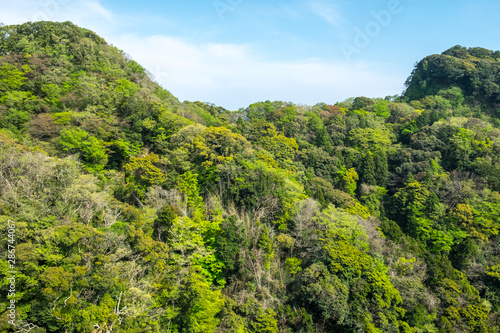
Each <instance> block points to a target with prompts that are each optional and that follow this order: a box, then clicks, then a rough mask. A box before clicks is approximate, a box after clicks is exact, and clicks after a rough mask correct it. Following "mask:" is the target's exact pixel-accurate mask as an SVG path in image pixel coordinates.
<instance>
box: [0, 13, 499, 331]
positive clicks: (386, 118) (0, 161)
mask: <svg viewBox="0 0 500 333" xmlns="http://www.w3.org/2000/svg"><path fill="white" fill-rule="evenodd" d="M474 50H475V51H474ZM474 50H472V49H470V50H466V53H467V55H464V57H465V58H463V59H462V60H461V58H460V57H459V51H460V50H459V49H456V50H455V51H453V52H454V53H453V54H447V55H443V56H437V57H435V58H436V59H438V58H439V59H438V60H432V59H434V58H432V56H431V58H429V59H430V60H428V63H430V64H431V65H425V63H424V62H422V64H421V65H419V66H421V67H422V69H419V67H418V66H417V69H416V71H415V72H414V74H413V76H412V77H411V78H410V79H409V82H411V84H410V86H409V87H408V90H407V92H406V93H407V97H412V99H413V100H412V101H411V102H409V103H406V102H405V99H404V98H386V99H382V98H376V99H370V98H366V97H357V98H355V99H350V100H347V101H344V102H340V103H337V104H336V105H327V104H324V103H318V104H316V105H314V106H297V105H294V104H292V103H289V102H281V101H275V102H270V101H265V102H257V103H254V104H251V105H249V106H248V107H247V108H245V109H241V110H240V111H238V112H230V111H228V110H225V109H223V108H221V107H217V106H215V105H213V104H210V103H202V102H187V101H185V102H182V103H181V102H180V101H178V100H177V99H176V98H175V97H174V96H172V94H170V93H169V92H168V91H166V90H164V89H163V88H161V87H160V86H159V85H157V84H156V83H154V82H153V81H152V80H151V79H150V77H149V76H148V74H147V72H146V71H145V70H144V68H142V67H141V66H140V65H139V64H137V63H136V62H134V61H133V60H131V59H128V58H127V57H126V56H125V55H124V54H123V52H122V51H119V50H118V49H116V48H114V47H112V46H109V45H108V44H107V43H106V42H105V41H104V40H103V39H102V38H100V37H99V36H97V35H96V34H95V33H93V32H91V31H88V30H86V29H82V28H79V27H77V26H75V25H73V24H72V23H70V22H65V23H53V22H35V23H26V24H23V25H17V26H6V27H0V54H1V56H0V224H1V225H2V227H3V230H4V231H3V232H5V233H4V234H2V235H3V236H2V237H0V247H1V248H4V249H8V248H9V247H8V245H11V248H9V249H12V246H14V247H15V248H14V251H10V252H9V253H8V252H7V251H2V252H1V253H0V268H1V271H0V274H1V277H2V279H1V280H0V281H2V286H3V288H1V290H0V294H1V295H2V298H1V299H0V314H1V316H0V331H2V332H10V331H14V330H18V328H16V329H14V327H13V326H12V322H11V319H12V318H9V314H11V309H9V308H8V306H11V305H10V304H12V303H11V299H13V300H15V302H14V304H15V310H13V312H14V313H15V321H14V323H15V324H16V325H18V326H21V327H22V326H23V325H31V327H34V328H33V329H32V330H31V332H273V333H277V332H297V333H299V332H302V333H305V332H311V333H312V332H495V331H499V329H500V279H499V276H500V261H499V259H498V258H499V254H500V253H499V251H498V248H499V246H498V244H500V238H499V236H498V233H499V229H500V194H499V193H498V191H499V190H500V176H499V175H500V130H499V129H498V125H497V122H496V118H494V117H489V116H488V113H486V112H483V110H482V109H480V108H479V107H478V106H477V105H481V104H484V103H491V101H490V100H489V99H488V98H489V97H488V98H486V97H480V96H476V95H474V94H473V91H472V92H470V93H469V91H468V90H467V87H468V85H467V84H468V83H467V82H468V81H467V80H466V79H463V78H464V77H465V76H464V75H462V74H460V73H461V72H460V71H461V70H462V69H460V68H462V67H463V68H465V69H463V70H464V71H465V70H467V69H468V68H469V67H470V66H472V65H470V64H473V65H474V66H476V67H478V68H479V67H481V66H483V65H479V63H481V62H482V61H484V62H488V63H490V64H491V65H492V66H493V67H494V61H493V60H492V59H495V54H496V53H493V52H487V51H484V52H483V53H485V54H486V55H484V56H482V57H483V58H481V57H480V56H479V55H478V54H476V53H477V52H479V51H481V49H474ZM450 52H451V51H447V52H446V53H450ZM474 52H476V53H474ZM464 54H465V53H464ZM471 57H475V58H471ZM490 58H491V59H490ZM443 59H444V60H443ZM478 59H479V60H478ZM476 60H477V61H476ZM450 64H451V65H450ZM424 65H425V66H424ZM460 66H462V67H460ZM429 68H431V69H433V70H432V71H431V70H429ZM443 68H446V69H449V72H445V71H444V70H443ZM457 68H458V69H457ZM434 69H436V71H437V72H436V73H437V74H435V75H434V74H432V73H434ZM457 71H458V72H459V73H458V74H456V72H457ZM431 74H432V75H431ZM461 75H462V76H461ZM461 80H462V81H461ZM424 81H425V89H428V91H427V90H425V89H424V88H422V86H423V85H424V84H423V83H422V84H421V83H420V82H424ZM471 87H472V86H471ZM412 94H413V95H412ZM465 95H466V97H465V98H466V99H468V100H464V96H465ZM476 97H477V98H476ZM474 115H477V116H474ZM13 225H15V227H13ZM9 226H10V227H9ZM9 229H10V230H11V231H9ZM9 233H10V234H12V236H11V237H8V236H7V235H8V234H9ZM13 258H14V259H15V262H12V261H10V262H9V260H12V259H13ZM9 265H12V268H11V267H10V266H9ZM11 269H15V270H16V271H17V273H16V274H15V289H16V295H15V297H12V295H10V296H9V292H8V290H9V289H8V288H10V284H11V283H12V279H8V278H10V277H11V273H9V271H10V270H11Z"/></svg>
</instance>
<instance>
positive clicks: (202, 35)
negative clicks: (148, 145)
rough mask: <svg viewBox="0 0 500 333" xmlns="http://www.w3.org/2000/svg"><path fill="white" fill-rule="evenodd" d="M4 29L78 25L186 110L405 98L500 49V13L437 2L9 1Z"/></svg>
mask: <svg viewBox="0 0 500 333" xmlns="http://www.w3.org/2000/svg"><path fill="white" fill-rule="evenodd" d="M0 8H1V9H0V22H2V23H4V24H19V23H24V22H27V21H37V20H53V21H67V20H69V21H73V22H74V23H75V24H78V25H79V26H82V27H86V28H89V29H91V30H93V31H95V32H96V33H97V34H99V35H101V36H103V37H104V38H105V39H106V40H107V41H108V42H109V43H111V44H113V45H114V46H116V47H118V48H119V49H122V50H124V51H125V52H126V53H128V54H129V55H130V56H131V57H132V58H133V59H134V60H136V61H138V62H139V63H141V64H142V65H143V66H144V67H146V68H147V69H148V70H149V71H150V72H151V73H152V74H153V76H154V78H155V80H156V81H157V82H158V83H160V84H161V85H162V86H163V87H165V88H166V89H168V90H169V91H171V92H172V93H173V94H174V95H175V96H177V97H178V98H179V99H180V100H181V101H182V100H191V101H195V100H201V101H204V102H212V103H215V104H218V105H221V106H223V107H226V108H228V109H231V110H237V109H239V108H240V107H246V106H248V105H249V104H250V103H253V102H257V101H263V100H284V101H291V102H293V103H296V104H309V105H312V104H316V103H318V102H326V103H335V102H337V101H342V100H344V99H346V98H348V97H355V96H367V97H385V96H387V95H394V94H398V93H401V92H402V90H403V83H404V81H405V79H406V78H407V77H408V75H409V74H410V73H411V70H412V69H413V66H414V64H415V62H417V61H418V60H420V59H422V58H423V57H425V56H427V55H430V54H435V53H441V52H443V51H445V50H446V49H448V48H449V47H452V46H454V45H457V44H460V45H463V46H469V47H472V46H482V47H486V48H490V49H494V50H497V49H500V45H499V44H500V40H499V39H498V37H497V36H496V34H497V32H498V31H500V20H498V18H497V16H498V13H500V3H498V2H495V1H486V0H478V1H475V2H471V1H461V0H455V1H447V0H443V1H440V2H437V1H427V0H371V1H368V0H335V1H328V0H253V1H250V0H192V1H172V0H163V1H145V2H143V3H139V2H138V1H136V0H135V1H131V0H120V1H118V0H23V1H19V0H0Z"/></svg>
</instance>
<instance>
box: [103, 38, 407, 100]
mask: <svg viewBox="0 0 500 333" xmlns="http://www.w3.org/2000/svg"><path fill="white" fill-rule="evenodd" d="M113 43H114V45H116V46H117V47H119V48H121V49H123V50H125V51H126V52H127V53H129V54H130V55H131V56H132V58H133V59H134V60H136V61H137V62H139V63H140V64H142V65H143V66H145V67H146V68H147V69H148V70H149V71H151V72H152V74H153V75H154V76H155V78H156V80H157V81H158V82H159V83H160V84H162V86H164V87H165V88H166V89H168V90H170V91H171V92H172V93H173V94H174V95H175V96H177V97H178V98H179V99H181V100H191V101H194V100H201V101H207V102H213V103H216V104H219V105H222V106H224V107H226V108H229V109H238V108H239V107H246V106H247V105H248V104H250V103H253V102H257V101H261V100H267V99H269V100H284V101H291V102H294V103H303V104H315V103H318V102H327V103H334V102H336V101H339V100H343V99H344V98H346V97H349V96H361V95H364V96H371V97H384V96H386V95H390V94H396V93H400V92H401V90H402V84H403V82H404V79H405V78H404V77H399V76H394V75H390V74H387V73H385V72H384V71H383V69H380V70H377V69H375V68H374V65H373V66H368V65H364V64H359V63H358V64H351V65H347V64H344V63H339V64H335V63H329V62H325V61H322V60H320V59H304V60H299V61H288V62H280V61H269V60H262V59H260V58H259V56H258V55H256V54H253V53H252V52H251V47H250V46H249V45H238V44H201V45H195V44H191V43H189V42H187V41H185V40H182V39H179V38H173V37H169V36H152V37H148V38H143V37H140V36H136V35H126V36H121V37H118V38H116V39H115V40H113Z"/></svg>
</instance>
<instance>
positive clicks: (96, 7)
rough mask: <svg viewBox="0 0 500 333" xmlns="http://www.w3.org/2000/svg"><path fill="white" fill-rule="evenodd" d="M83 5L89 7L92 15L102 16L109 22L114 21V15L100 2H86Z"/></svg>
mask: <svg viewBox="0 0 500 333" xmlns="http://www.w3.org/2000/svg"><path fill="white" fill-rule="evenodd" d="M83 5H84V6H85V7H87V8H88V9H89V10H90V11H91V12H92V13H95V14H97V15H98V16H101V17H103V18H105V19H107V20H108V21H112V20H113V13H112V12H111V11H109V10H107V9H106V8H104V7H103V6H102V5H101V4H100V3H99V2H97V1H85V2H83Z"/></svg>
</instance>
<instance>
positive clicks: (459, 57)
mask: <svg viewBox="0 0 500 333" xmlns="http://www.w3.org/2000/svg"><path fill="white" fill-rule="evenodd" d="M406 86H407V88H406V91H405V93H404V96H406V97H408V98H409V99H410V100H418V99H422V98H424V97H426V96H429V95H437V94H438V92H439V91H441V90H447V89H450V88H453V87H458V88H460V89H461V90H462V92H463V95H464V97H465V98H466V101H468V102H470V103H472V102H479V103H481V104H482V105H483V106H485V107H487V108H488V109H492V110H498V109H499V108H500V51H491V50H488V49H484V48H481V47H473V48H466V47H463V46H459V45H457V46H454V47H452V48H450V49H448V50H446V51H445V52H443V53H442V54H436V55H431V56H428V57H425V58H424V59H423V60H421V61H420V62H419V63H418V64H417V65H416V67H415V69H414V70H413V72H412V74H411V76H410V77H409V78H408V80H407V82H406Z"/></svg>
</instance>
